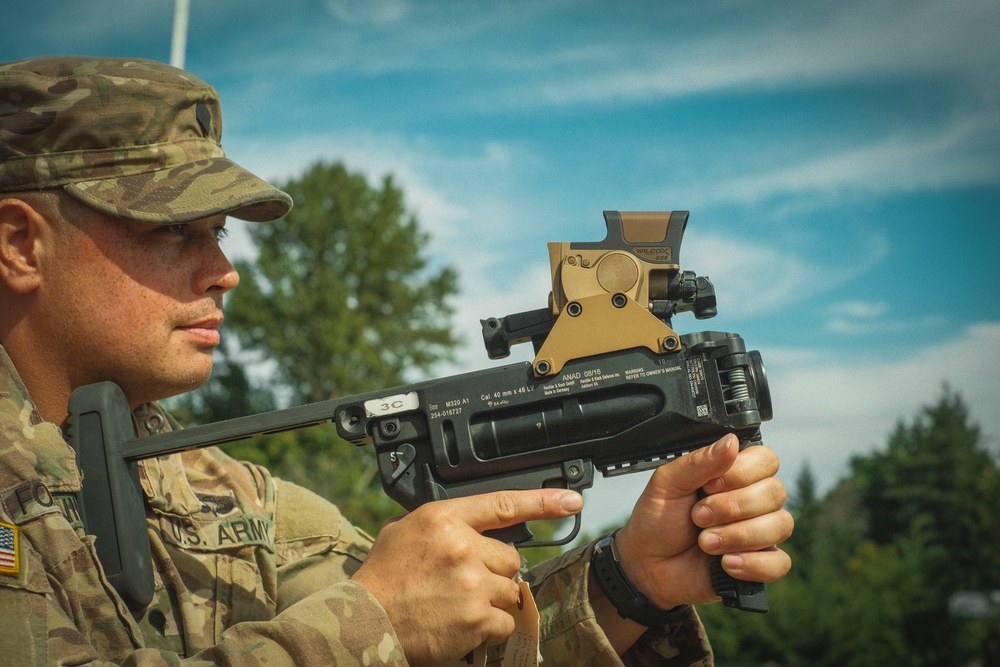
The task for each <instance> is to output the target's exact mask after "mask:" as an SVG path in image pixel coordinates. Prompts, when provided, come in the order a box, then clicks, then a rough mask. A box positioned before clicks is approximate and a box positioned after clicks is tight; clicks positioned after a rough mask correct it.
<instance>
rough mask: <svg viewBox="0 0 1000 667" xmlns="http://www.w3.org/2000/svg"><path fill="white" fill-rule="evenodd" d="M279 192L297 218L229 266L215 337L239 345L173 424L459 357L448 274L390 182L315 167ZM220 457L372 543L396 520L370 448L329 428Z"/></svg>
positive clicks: (311, 396)
mask: <svg viewBox="0 0 1000 667" xmlns="http://www.w3.org/2000/svg"><path fill="white" fill-rule="evenodd" d="M282 187H283V189H284V190H285V191H286V192H288V193H289V194H290V195H291V196H292V198H293V199H294V201H295V206H294V207H293V208H292V210H291V211H290V212H289V213H288V214H287V215H286V216H285V217H283V218H281V219H280V220H278V221H275V222H273V223H266V224H253V225H248V227H247V229H248V230H249V232H250V235H251V237H252V238H253V240H254V241H255V243H256V245H257V250H258V257H257V259H256V261H252V262H251V261H241V262H238V263H237V264H236V268H237V269H238V270H239V273H240V278H241V280H240V286H239V288H238V289H236V290H235V291H233V292H232V293H231V294H230V295H229V296H228V297H227V299H228V301H227V303H226V331H227V332H228V334H229V336H231V337H234V338H235V340H236V342H238V345H233V344H231V341H230V342H229V343H228V344H227V345H225V346H224V347H223V348H221V350H220V355H219V357H220V358H219V359H218V360H217V364H216V372H215V373H213V376H212V378H211V379H210V380H209V382H208V383H207V384H206V386H205V387H203V388H202V389H201V390H199V391H198V392H195V393H192V394H189V395H187V396H185V397H182V398H181V399H178V400H176V401H174V403H173V404H171V409H172V410H173V411H174V413H175V414H176V415H177V416H178V418H179V419H181V421H182V422H188V423H208V422H214V421H219V420H222V419H228V418H231V417H236V416H242V415H247V414H254V413H257V412H262V411H265V410H270V409H275V408H280V407H286V406H289V405H299V404H302V403H310V402H315V401H321V400H326V399H330V398H337V397H340V396H346V395H353V394H359V393H363V392H367V391H372V390H375V389H382V388H387V387H394V386H397V385H400V384H403V383H404V382H408V381H412V380H414V379H418V378H420V379H422V378H423V377H424V376H426V375H427V374H428V373H429V372H430V371H431V369H433V367H434V366H435V365H436V364H438V363H439V362H442V361H445V360H448V359H450V358H451V354H452V352H453V350H454V348H455V346H456V345H457V343H458V341H457V340H456V338H455V336H454V334H453V327H452V321H451V318H452V314H453V311H452V307H451V306H450V304H449V299H450V298H451V297H452V296H453V295H454V294H455V293H456V292H457V277H456V274H455V272H454V270H452V269H451V268H450V267H440V268H433V267H432V266H431V265H430V262H429V261H428V259H427V257H426V256H425V251H426V246H427V242H428V236H427V234H426V232H424V231H423V230H422V229H421V227H420V224H419V222H418V220H417V218H416V216H415V215H413V214H412V213H409V212H407V210H406V207H405V203H404V197H403V192H402V191H401V190H400V189H399V188H398V187H396V185H395V184H394V182H393V179H392V177H391V176H386V177H385V178H384V179H383V180H382V182H381V184H380V185H379V186H378V187H373V186H371V185H369V183H368V181H367V180H366V178H365V176H364V175H362V174H359V173H352V172H350V171H348V169H347V168H346V167H345V166H344V165H342V164H339V163H332V164H326V163H318V164H315V165H313V166H312V167H311V168H310V169H309V170H307V171H306V172H305V173H304V174H303V175H302V176H301V177H300V178H297V179H293V180H291V181H289V182H288V183H286V184H284V185H283V186H282ZM254 369H258V372H256V373H255V372H254ZM260 369H263V370H262V371H261V370H260ZM255 378H257V379H256V380H255ZM226 449H227V451H229V453H230V454H232V455H234V456H236V457H237V458H240V459H245V460H249V461H253V462H255V463H260V464H262V465H266V466H267V467H268V468H270V469H271V470H272V471H273V472H274V474H276V475H277V476H279V477H282V478H284V479H288V480H290V481H294V482H297V483H300V484H302V485H304V486H306V487H308V488H310V489H312V490H313V491H316V492H317V493H319V494H320V495H323V496H324V497H327V498H330V499H332V500H334V501H335V502H336V503H337V504H338V505H339V506H340V507H341V509H342V511H343V512H344V513H345V515H347V516H349V517H351V519H352V520H354V521H355V522H356V523H357V524H358V525H360V526H362V527H363V528H365V529H367V530H369V531H371V532H375V531H377V529H378V527H379V526H381V524H382V523H383V522H384V520H385V519H386V518H388V517H389V516H392V515H395V514H398V513H400V512H401V509H400V508H399V506H398V505H396V504H395V503H394V502H393V501H391V500H389V499H388V498H386V497H385V495H384V494H383V493H382V489H381V485H380V483H379V479H378V474H377V468H376V464H375V459H374V453H373V452H372V451H371V448H369V447H364V448H355V447H354V446H352V445H350V444H348V443H346V442H344V441H342V440H340V439H339V438H338V437H337V435H336V430H335V429H334V427H333V426H332V425H321V426H316V427H312V428H309V429H302V430H298V431H292V432H287V433H282V434H276V435H271V436H266V437H263V438H259V439H257V440H254V441H250V442H240V443H233V444H231V445H227V446H226Z"/></svg>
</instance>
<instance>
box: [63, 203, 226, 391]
mask: <svg viewBox="0 0 1000 667" xmlns="http://www.w3.org/2000/svg"><path fill="white" fill-rule="evenodd" d="M224 225H225V217H224V216H218V217H214V218H209V219H206V220H201V221H197V222H194V223H190V224H183V225H169V226H165V225H154V224H147V223H138V222H131V221H126V220H118V219H114V218H111V217H110V216H105V215H102V214H95V215H94V216H92V217H91V218H89V219H88V220H86V221H82V222H79V223H78V224H77V225H75V226H76V227H77V228H78V229H76V230H74V231H73V232H71V233H69V234H68V235H67V236H66V240H65V242H64V243H62V244H61V245H60V246H59V253H58V254H59V255H60V256H59V257H58V264H57V269H58V270H57V271H50V273H49V276H48V278H49V280H48V282H47V285H46V289H48V290H49V294H48V297H49V301H50V303H52V302H55V303H58V302H59V301H60V300H61V301H62V307H61V308H59V309H52V310H50V318H51V320H52V324H53V325H54V326H61V327H62V328H61V330H62V331H63V332H64V336H65V341H64V343H65V344H64V353H65V352H68V353H69V354H70V355H76V356H75V357H74V358H66V359H64V363H66V364H67V366H68V367H69V369H70V370H71V371H72V383H73V385H74V386H79V385H80V384H87V383H89V382H96V381H99V380H112V381H115V382H117V383H118V384H119V385H121V386H122V389H123V390H124V391H125V395H126V396H127V397H128V398H129V401H130V402H131V403H133V404H139V403H143V402H147V401H150V400H157V399H161V398H165V397H167V396H172V395H176V394H178V393H182V392H184V391H189V390H191V389H194V388H196V387H198V386H200V385H201V384H202V383H204V382H205V380H206V379H207V378H208V376H209V373H210V372H211V369H212V351H213V349H214V348H215V347H216V346H217V345H218V344H219V327H220V325H221V324H222V296H223V294H225V293H226V292H228V291H229V290H231V289H232V288H234V287H235V286H236V285H237V283H238V282H239V276H238V274H237V273H236V271H235V269H234V268H233V266H232V264H230V263H229V261H228V260H227V259H226V257H225V255H224V254H223V252H222V250H221V249H220V247H219V237H220V236H221V235H222V233H223V232H224V229H223V227H224Z"/></svg>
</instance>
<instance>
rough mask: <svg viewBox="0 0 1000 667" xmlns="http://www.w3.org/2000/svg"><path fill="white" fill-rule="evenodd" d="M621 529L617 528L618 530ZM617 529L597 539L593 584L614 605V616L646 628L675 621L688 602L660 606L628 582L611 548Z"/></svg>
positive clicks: (592, 557) (613, 548) (613, 546)
mask: <svg viewBox="0 0 1000 667" xmlns="http://www.w3.org/2000/svg"><path fill="white" fill-rule="evenodd" d="M618 530H621V529H618ZM618 530H615V531H614V532H613V533H611V534H610V535H608V536H607V537H605V538H603V539H601V540H599V541H598V542H597V544H596V545H595V546H594V553H593V555H592V556H591V557H590V569H591V570H592V571H593V573H594V578H595V579H596V580H597V585H598V586H600V588H601V590H602V591H604V594H605V595H606V596H607V598H608V599H609V600H610V601H611V604H612V605H614V607H615V609H616V610H617V611H618V615H619V616H621V617H622V618H628V619H631V620H633V621H635V622H636V623H639V624H640V625H645V626H646V627H657V626H661V625H666V624H667V623H670V622H671V621H674V620H676V619H677V618H678V617H679V616H681V615H682V614H683V613H684V612H686V611H687V609H688V607H689V606H690V605H686V604H682V605H678V606H676V607H674V608H673V609H660V608H659V607H657V606H655V605H654V604H653V603H651V602H650V601H649V598H647V597H646V596H645V595H643V594H642V593H641V592H639V590H638V589H636V587H635V586H634V585H633V584H632V582H631V581H629V578H628V577H627V576H626V575H625V570H623V569H622V566H621V563H620V562H619V560H618V552H617V551H616V550H615V535H617V534H618Z"/></svg>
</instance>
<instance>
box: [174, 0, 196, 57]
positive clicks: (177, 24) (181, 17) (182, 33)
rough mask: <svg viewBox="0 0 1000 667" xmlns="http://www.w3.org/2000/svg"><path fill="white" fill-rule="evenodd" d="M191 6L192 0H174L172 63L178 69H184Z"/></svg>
mask: <svg viewBox="0 0 1000 667" xmlns="http://www.w3.org/2000/svg"><path fill="white" fill-rule="evenodd" d="M190 6H191V0H174V34H173V39H172V40H171V42H170V64H171V65H173V66H174V67H176V68H178V69H184V51H185V50H186V49H187V31H188V12H189V10H190Z"/></svg>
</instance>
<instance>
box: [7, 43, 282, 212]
mask: <svg viewBox="0 0 1000 667" xmlns="http://www.w3.org/2000/svg"><path fill="white" fill-rule="evenodd" d="M221 137H222V113H221V108H220V106H219V98H218V95H217V94H216V92H215V89H214V88H212V87H211V86H209V85H208V84H206V83H205V82H204V81H201V80H200V79H198V78H196V77H194V76H192V75H191V74H188V73H187V72H184V71H182V70H179V69H176V68H174V67H171V66H169V65H165V64H163V63H159V62H154V61H150V60H136V59H121V58H85V57H46V58H33V59H29V60H21V61H18V62H13V63H0V193H3V192H12V191H21V190H41V189H45V188H62V189H63V190H65V191H66V192H68V193H69V194H70V195H72V196H73V197H75V198H76V199H78V200H80V201H81V202H83V203H84V204H86V205H88V206H90V207H92V208H95V209H97V210H99V211H103V212H105V213H108V214H110V215H113V216H116V217H120V218H127V219H130V220H138V221H142V222H156V223H166V224H169V223H178V222H190V221H192V220H199V219H202V218H206V217H210V216H213V215H218V214H221V213H225V214H228V215H231V216H233V217H236V218H240V219H243V220H254V221H267V220H275V219H277V218H280V217H281V216H282V215H284V214H285V213H287V212H288V210H289V208H291V204H292V200H291V197H289V196H288V195H287V194H285V193H284V192H282V191H281V190H278V189H277V188H274V187H272V186H271V185H269V184H268V183H266V182H265V181H263V180H261V179H260V178H258V177H257V176H254V175H253V174H251V173H250V172H249V171H247V170H245V169H243V168H242V167H240V166H239V165H237V164H236V163H235V162H232V161H231V160H229V159H227V158H226V157H225V154H224V153H223V151H222V146H221V143H220V141H221Z"/></svg>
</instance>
